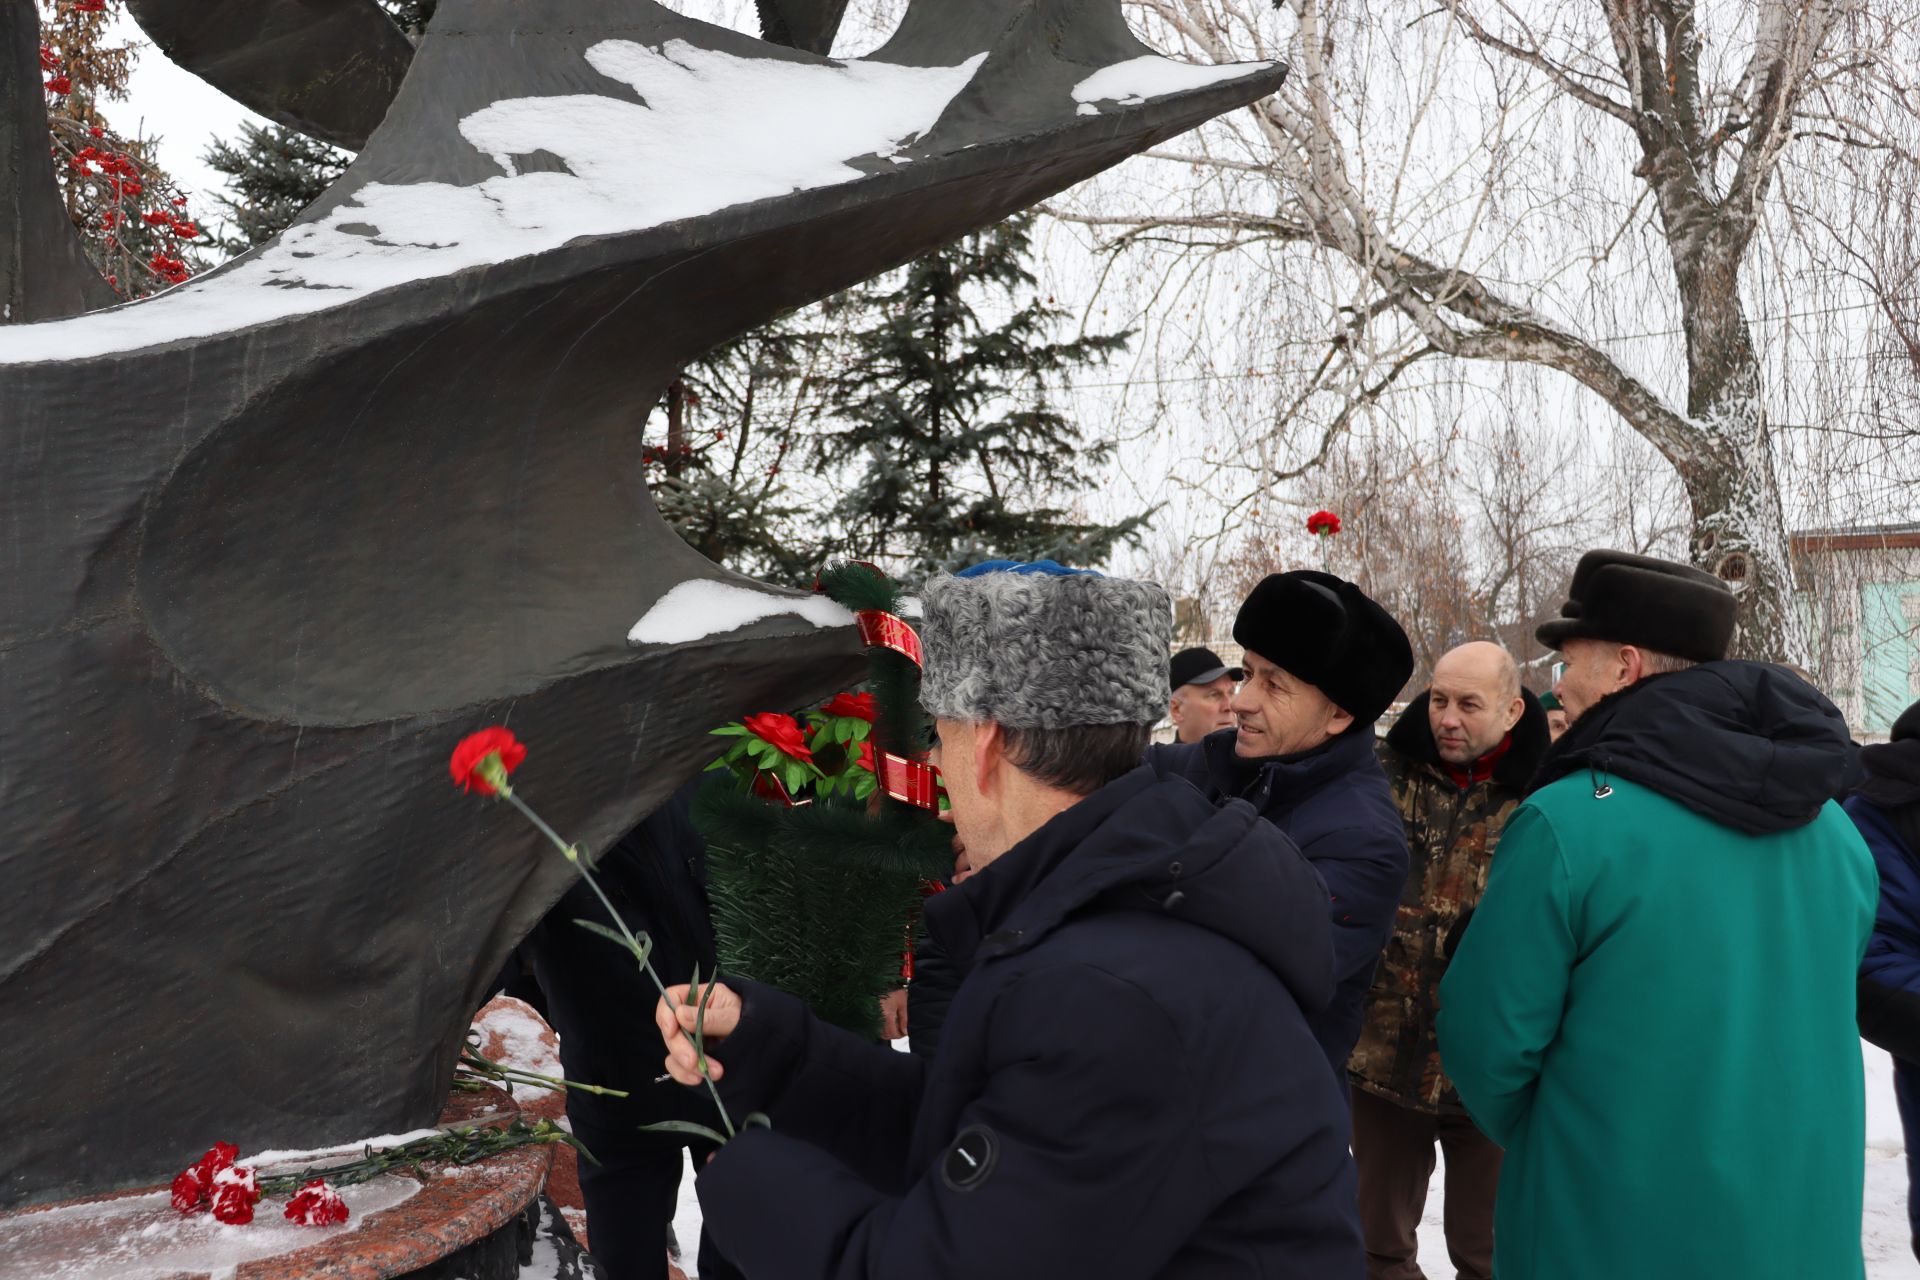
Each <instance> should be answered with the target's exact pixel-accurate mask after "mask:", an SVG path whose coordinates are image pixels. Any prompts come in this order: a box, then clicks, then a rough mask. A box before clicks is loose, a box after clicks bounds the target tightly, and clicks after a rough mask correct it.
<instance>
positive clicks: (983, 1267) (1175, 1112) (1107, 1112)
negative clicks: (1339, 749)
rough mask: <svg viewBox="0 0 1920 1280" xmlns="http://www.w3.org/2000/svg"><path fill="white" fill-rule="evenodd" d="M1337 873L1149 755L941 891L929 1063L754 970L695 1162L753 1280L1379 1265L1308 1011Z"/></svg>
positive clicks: (1280, 1274)
mask: <svg viewBox="0 0 1920 1280" xmlns="http://www.w3.org/2000/svg"><path fill="white" fill-rule="evenodd" d="M1323 892H1324V891H1323V889H1322V887H1321V885H1320V882H1319V880H1318V878H1317V877H1316V876H1315V875H1314V873H1313V870H1312V868H1311V867H1309V866H1308V865H1307V863H1306V862H1305V860H1304V859H1302V858H1301V857H1300V855H1299V853H1298V851H1297V850H1296V849H1295V848H1294V847H1293V845H1292V844H1291V843H1290V842H1288V841H1287V840H1286V839H1284V838H1283V837H1281V836H1280V835H1279V834H1278V833H1277V832H1275V831H1274V830H1273V828H1272V827H1270V826H1269V825H1268V824H1266V823H1264V822H1261V821H1260V820H1259V819H1258V817H1257V816H1256V815H1255V814H1254V811H1253V810H1252V808H1251V807H1249V806H1247V805H1244V804H1230V805H1228V806H1226V807H1225V808H1224V809H1221V810H1218V811H1216V810H1215V808H1214V806H1213V805H1211V804H1210V803H1209V802H1208V801H1207V800H1206V799H1205V797H1203V796H1202V795H1201V794H1200V793H1199V792H1198V791H1196V790H1195V789H1194V788H1193V787H1191V786H1190V785H1188V784H1187V783H1185V782H1183V781H1180V780H1177V779H1159V778H1156V777H1155V776H1154V774H1153V773H1152V772H1151V771H1150V770H1148V769H1145V768H1142V769H1137V770H1135V771H1134V772H1133V773H1131V774H1129V775H1127V776H1126V777H1124V778H1122V779H1120V780H1118V781H1116V782H1114V783H1112V784H1111V785H1109V786H1107V787H1105V788H1103V789H1102V790H1100V791H1098V792H1096V793H1095V794H1094V795H1092V796H1090V797H1089V798H1087V799H1086V800H1084V801H1082V802H1081V803H1079V804H1078V805H1076V806H1074V807H1073V808H1071V809H1069V810H1067V811H1066V812H1064V813H1062V814H1060V815H1059V816H1057V817H1056V818H1054V819H1053V820H1052V821H1051V822H1049V823H1048V824H1047V825H1046V826H1044V827H1042V828H1041V829H1040V830H1039V831H1037V832H1035V833H1034V834H1033V835H1032V836H1030V837H1029V838H1028V839H1026V840H1025V841H1023V842H1021V844H1019V845H1018V846H1016V847H1015V848H1014V849H1012V850H1011V851H1009V852H1008V853H1007V854H1006V855H1004V856H1003V857H1001V858H999V859H998V860H996V861H995V862H993V863H992V864H991V865H989V866H988V867H987V868H986V869H985V870H983V871H982V872H981V873H980V874H978V875H976V876H974V877H972V878H971V879H969V880H968V881H967V882H966V883H964V884H962V885H960V886H959V887H958V888H956V889H954V890H952V891H950V892H948V893H944V894H941V895H939V896H938V897H936V898H934V899H932V900H930V901H929V902H928V903H927V908H926V918H927V924H928V928H929V929H930V930H932V931H933V933H934V935H935V936H936V938H937V939H938V941H939V942H940V944H941V946H942V948H943V950H944V951H945V953H946V955H947V956H948V957H949V959H950V960H951V961H952V962H953V964H954V965H955V966H956V967H957V968H958V969H959V970H960V971H961V972H962V973H964V975H965V976H964V979H963V981H962V983H961V986H960V989H959V992H958V993H957V994H956V996H955V997H954V1001H953V1006H952V1008H951V1010H950V1011H949V1013H948V1016H947V1023H946V1029H945V1035H944V1037H943V1039H942V1042H941V1046H940V1051H939V1054H938V1056H937V1057H935V1059H934V1060H933V1061H932V1062H931V1063H928V1062H926V1061H925V1060H923V1059H921V1058H919V1057H917V1056H915V1055H910V1054H903V1053H896V1052H893V1051H892V1050H889V1049H887V1048H885V1047H881V1046H875V1045H872V1044H870V1043H866V1042H863V1041H862V1040H860V1039H859V1038H858V1037H855V1036H853V1035H850V1034H848V1033H847V1032H845V1031H842V1030H839V1029H837V1028H834V1027H830V1026H827V1025H826V1024H824V1023H822V1022H820V1021H818V1020H817V1019H814V1018H813V1017H812V1016H811V1015H809V1014H808V1013H807V1012H806V1010H805V1009H804V1008H802V1007H801V1006H800V1005H799V1003H798V1002H796V1001H795V1000H793V999H792V998H791V997H789V996H786V995H783V994H781V993H779V992H776V991H773V990H771V989H769V988H766V987H763V986H759V985H757V984H753V983H743V984H741V985H742V987H743V991H742V995H743V998H744V1001H745V1004H744V1008H743V1010H742V1015H741V1021H740V1024H739V1026H738V1028H737V1029H736V1031H735V1032H734V1034H733V1035H732V1036H731V1037H729V1038H728V1040H727V1041H725V1042H724V1043H723V1044H721V1045H719V1046H717V1047H716V1049H715V1051H714V1056H715V1057H717V1058H718V1059H720V1061H721V1062H722V1063H723V1064H724V1066H725V1067H726V1074H725V1078H724V1079H723V1080H722V1081H721V1087H722V1091H723V1094H724V1095H725V1096H726V1097H727V1099H728V1105H729V1107H730V1108H731V1109H732V1110H733V1111H734V1114H736V1115H738V1114H741V1113H743V1112H745V1111H748V1110H752V1109H759V1110H764V1111H766V1112H767V1113H768V1114H769V1115H770V1116H771V1118H772V1121H773V1129H772V1130H771V1131H764V1130H758V1129H756V1130H752V1131H749V1132H745V1133H743V1134H742V1135H741V1136H740V1137H739V1138H737V1139H735V1140H734V1141H733V1142H732V1143H730V1144H728V1145H727V1146H726V1147H725V1148H724V1149H722V1151H721V1153H720V1155H719V1157H718V1158H717V1159H715V1160H714V1162H713V1163H712V1164H711V1165H709V1166H707V1168H706V1171H705V1172H704V1173H702V1174H701V1177H700V1204H701V1209H702V1211H703V1213H704V1215H705V1219H706V1223H707V1227H708V1229H709V1230H711V1231H712V1232H713V1233H714V1234H715V1238H716V1240H717V1241H718V1243H719V1245H720V1246H721V1248H722V1249H724V1250H725V1251H726V1253H727V1254H728V1256H729V1257H730V1258H732V1259H733V1260H734V1261H735V1262H737V1263H738V1264H740V1266H741V1268H742V1269H743V1270H744V1271H745V1272H746V1273H747V1274H748V1275H749V1276H752V1277H754V1280H780V1278H781V1277H796V1278H804V1280H856V1278H861V1280H864V1278H868V1277H900V1278H902V1280H908V1278H910V1280H982V1278H983V1277H997V1278H1006V1277H1016V1276H1046V1277H1066V1276H1089V1277H1093V1276H1097V1277H1100V1280H1128V1278H1129V1277H1161V1276H1166V1277H1207V1278H1209V1280H1211V1278H1213V1277H1264V1278H1265V1280H1358V1277H1360V1276H1361V1275H1363V1274H1364V1271H1365V1265H1364V1262H1363V1259H1362V1253H1361V1245H1360V1235H1359V1227H1358V1222H1357V1216H1356V1210H1355V1205H1354V1196H1355V1183H1354V1171H1353V1163H1352V1159H1351V1157H1350V1156H1349V1155H1348V1152H1347V1132H1346V1130H1347V1117H1346V1108H1345V1103H1344V1100H1343V1099H1342V1098H1341V1096H1340V1092H1339V1090H1338V1088H1337V1087H1336V1085H1335V1082H1334V1081H1333V1080H1331V1079H1330V1078H1329V1077H1328V1075H1327V1072H1326V1069H1325V1067H1324V1065H1323V1063H1322V1059H1321V1055H1320V1053H1319V1049H1318V1046H1317V1045H1316V1043H1315V1041H1314V1039H1313V1035H1312V1033H1311V1031H1310V1030H1309V1029H1308V1027H1307V1024H1306V1020H1305V1018H1304V1017H1303V1015H1302V1009H1303V1007H1304V1008H1313V1007H1317V1006H1318V1005H1320V1004H1321V1003H1322V1002H1324V1000H1325V999H1326V997H1327V994H1328V992H1329V990H1330V989H1331V986H1332V981H1331V952H1332V947H1331V945H1330V943H1329V940H1328V927H1327V920H1326V915H1325V912H1324V910H1323V909H1322V903H1323V901H1324V899H1323V897H1322V895H1323Z"/></svg>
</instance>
